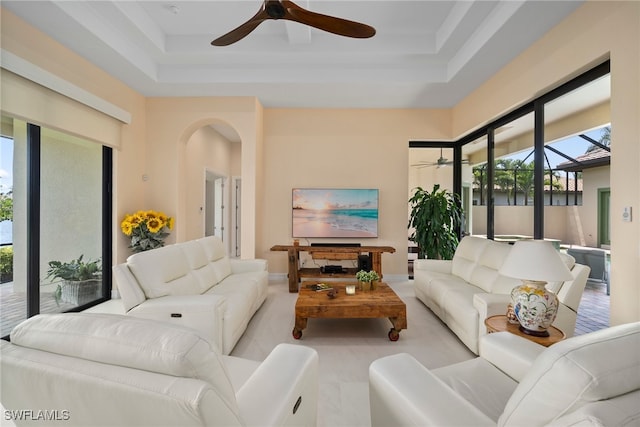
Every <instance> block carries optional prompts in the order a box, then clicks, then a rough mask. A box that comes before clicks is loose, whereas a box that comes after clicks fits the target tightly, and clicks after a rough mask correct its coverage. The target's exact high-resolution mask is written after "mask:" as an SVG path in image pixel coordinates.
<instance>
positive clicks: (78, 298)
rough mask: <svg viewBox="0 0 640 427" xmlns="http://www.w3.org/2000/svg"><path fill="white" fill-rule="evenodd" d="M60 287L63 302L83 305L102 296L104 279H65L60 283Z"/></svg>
mask: <svg viewBox="0 0 640 427" xmlns="http://www.w3.org/2000/svg"><path fill="white" fill-rule="evenodd" d="M60 287H61V293H60V299H61V300H62V301H63V302H68V303H71V304H76V305H83V304H86V303H88V302H91V301H93V300H95V299H97V298H99V297H100V290H101V288H102V279H89V280H80V281H71V280H65V281H63V282H62V283H61V284H60Z"/></svg>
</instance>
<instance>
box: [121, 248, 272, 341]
mask: <svg viewBox="0 0 640 427" xmlns="http://www.w3.org/2000/svg"><path fill="white" fill-rule="evenodd" d="M113 277H114V280H115V282H116V284H117V287H118V291H119V293H120V296H121V298H122V302H123V304H124V309H125V311H126V314H128V315H131V316H135V317H141V318H146V319H154V320H160V321H165V322H171V323H175V324H179V325H184V326H188V327H191V328H194V329H197V330H199V331H201V332H202V333H203V334H204V335H205V337H207V338H208V339H209V340H211V341H212V342H213V343H214V344H215V345H217V346H218V347H219V348H220V351H221V352H222V353H223V354H229V353H230V352H231V350H233V347H234V346H235V345H236V343H237V342H238V340H239V339H240V337H241V336H242V334H243V333H244V331H245V330H246V328H247V325H248V324H249V321H250V320H251V317H253V315H254V314H255V313H256V311H258V309H259V308H260V306H261V305H262V303H263V302H264V300H265V299H266V297H267V287H268V272H267V261H266V260H262V259H252V260H239V259H230V258H229V256H228V255H227V254H226V252H225V249H224V245H223V243H222V241H221V240H220V239H219V238H217V237H215V236H210V237H204V238H201V239H197V240H191V241H188V242H184V243H176V244H174V245H170V246H164V247H162V248H158V249H153V250H150V251H146V252H140V253H137V254H134V255H131V256H130V257H129V258H128V259H127V262H126V263H124V264H119V265H116V266H114V267H113Z"/></svg>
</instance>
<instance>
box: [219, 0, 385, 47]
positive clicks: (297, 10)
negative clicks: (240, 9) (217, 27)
mask: <svg viewBox="0 0 640 427" xmlns="http://www.w3.org/2000/svg"><path fill="white" fill-rule="evenodd" d="M269 19H286V20H289V21H295V22H298V23H300V24H304V25H309V26H311V27H314V28H318V29H320V30H324V31H328V32H330V33H333V34H338V35H340V36H345V37H353V38H360V39H365V38H369V37H373V35H374V34H375V33H376V30H375V28H373V27H371V26H369V25H366V24H361V23H359V22H354V21H349V20H347V19H342V18H337V17H334V16H329V15H323V14H320V13H316V12H311V11H309V10H306V9H303V8H301V7H300V6H298V5H297V4H295V3H294V2H292V1H290V0H264V2H263V3H262V6H261V7H260V10H259V11H258V13H256V14H255V15H254V16H253V17H252V18H251V19H249V20H248V21H247V22H245V23H244V24H242V25H240V26H239V27H237V28H235V29H233V30H231V31H229V32H228V33H227V34H225V35H223V36H220V37H218V38H217V39H215V40H214V41H212V42H211V44H212V45H214V46H228V45H230V44H232V43H235V42H237V41H238V40H241V39H242V38H244V37H246V36H247V35H249V33H251V32H252V31H253V30H255V29H256V28H257V27H258V25H260V24H261V23H262V22H264V21H266V20H269Z"/></svg>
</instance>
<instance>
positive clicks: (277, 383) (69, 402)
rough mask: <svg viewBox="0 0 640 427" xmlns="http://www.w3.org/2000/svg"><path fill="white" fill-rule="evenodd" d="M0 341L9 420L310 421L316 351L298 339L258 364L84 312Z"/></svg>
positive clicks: (24, 328)
mask: <svg viewBox="0 0 640 427" xmlns="http://www.w3.org/2000/svg"><path fill="white" fill-rule="evenodd" d="M0 345H1V355H2V358H1V367H2V378H1V389H0V391H1V393H2V394H1V396H2V405H3V406H4V408H5V412H3V420H5V421H13V422H15V424H17V425H64V426H84V427H86V426H98V425H100V426H154V427H157V426H285V425H287V426H294V425H296V426H315V425H316V423H317V399H318V355H317V353H316V351H315V350H313V349H311V348H308V347H304V346H300V345H293V344H280V345H278V346H276V347H275V348H274V349H273V351H272V352H271V353H270V354H269V355H268V356H267V358H266V359H265V360H264V361H263V362H262V363H260V362H255V361H251V360H246V359H240V358H237V357H232V356H223V355H221V354H219V352H218V351H217V349H216V348H215V346H213V345H211V343H210V342H209V341H208V340H207V339H205V338H204V337H202V336H201V334H200V333H198V331H195V330H193V329H190V328H186V327H181V326H176V325H171V324H167V323H162V322H156V321H152V320H146V319H137V318H134V317H130V316H125V315H116V314H90V313H65V314H49V315H38V316H35V317H32V318H30V319H28V320H26V321H24V322H23V323H21V324H20V325H18V326H17V327H16V328H15V329H14V330H13V331H12V333H11V342H7V341H4V340H3V341H2V343H1V344H0ZM7 414H9V415H7ZM11 414H13V415H11ZM54 421H55V422H54ZM3 425H4V424H3Z"/></svg>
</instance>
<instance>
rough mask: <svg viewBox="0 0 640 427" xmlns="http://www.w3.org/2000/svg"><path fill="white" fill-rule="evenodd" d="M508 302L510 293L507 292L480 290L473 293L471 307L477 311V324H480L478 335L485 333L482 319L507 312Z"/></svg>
mask: <svg viewBox="0 0 640 427" xmlns="http://www.w3.org/2000/svg"><path fill="white" fill-rule="evenodd" d="M510 302H511V295H507V294H492V293H485V292H482V293H477V294H474V295H473V307H474V308H475V309H476V311H477V312H478V324H479V326H480V331H479V332H480V333H479V334H478V336H481V335H484V334H486V333H487V329H486V327H485V326H484V319H487V318H489V317H491V316H497V315H499V314H507V306H508V305H509V303H510Z"/></svg>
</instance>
